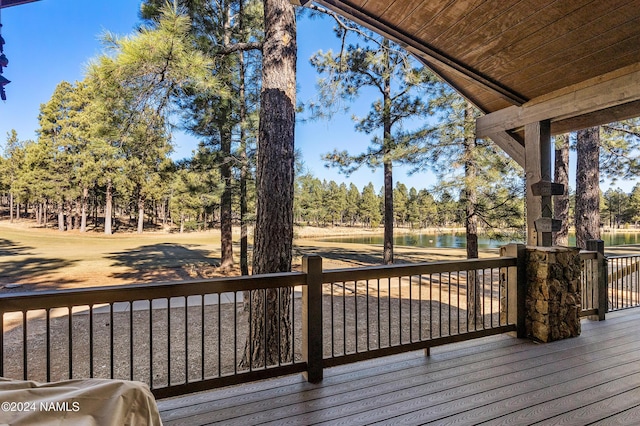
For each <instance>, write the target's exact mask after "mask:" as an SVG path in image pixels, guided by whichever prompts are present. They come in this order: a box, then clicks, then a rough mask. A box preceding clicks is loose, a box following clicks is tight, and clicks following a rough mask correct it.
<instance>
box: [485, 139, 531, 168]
mask: <svg viewBox="0 0 640 426" xmlns="http://www.w3.org/2000/svg"><path fill="white" fill-rule="evenodd" d="M491 140H492V141H494V142H495V143H496V145H498V146H499V147H500V148H502V149H503V150H504V152H506V153H507V155H508V156H509V157H511V158H513V159H514V160H515V162H516V163H518V164H519V165H520V166H522V168H524V167H525V149H524V146H523V145H522V144H521V143H520V142H518V141H517V140H516V139H515V138H514V137H513V136H511V135H510V134H509V133H507V132H498V133H494V134H493V135H491Z"/></svg>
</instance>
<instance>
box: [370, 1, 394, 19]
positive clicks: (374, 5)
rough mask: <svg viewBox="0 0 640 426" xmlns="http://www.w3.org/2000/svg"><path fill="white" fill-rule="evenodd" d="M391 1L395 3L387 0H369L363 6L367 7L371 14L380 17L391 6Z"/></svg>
mask: <svg viewBox="0 0 640 426" xmlns="http://www.w3.org/2000/svg"><path fill="white" fill-rule="evenodd" d="M390 3H391V4H393V3H394V2H393V1H391V2H389V1H385V0H367V2H366V3H365V4H364V5H363V7H362V8H363V9H366V10H367V13H368V14H369V15H371V16H375V17H376V18H379V17H380V15H382V13H383V12H384V11H385V10H387V9H388V8H389V6H390Z"/></svg>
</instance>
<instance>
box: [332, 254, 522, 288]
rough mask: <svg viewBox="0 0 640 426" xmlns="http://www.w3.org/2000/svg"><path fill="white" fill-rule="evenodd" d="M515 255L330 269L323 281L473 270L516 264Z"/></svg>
mask: <svg viewBox="0 0 640 426" xmlns="http://www.w3.org/2000/svg"><path fill="white" fill-rule="evenodd" d="M516 264H517V258H515V257H496V258H489V259H464V260H447V261H438V262H423V263H412V264H407V265H382V266H367V267H358V268H344V269H332V270H328V271H324V272H323V274H322V276H323V278H322V280H323V281H324V282H325V283H331V282H343V281H358V280H367V279H377V278H391V277H398V276H415V275H424V274H435V273H441V272H457V271H473V270H477V269H488V268H501V267H509V266H516Z"/></svg>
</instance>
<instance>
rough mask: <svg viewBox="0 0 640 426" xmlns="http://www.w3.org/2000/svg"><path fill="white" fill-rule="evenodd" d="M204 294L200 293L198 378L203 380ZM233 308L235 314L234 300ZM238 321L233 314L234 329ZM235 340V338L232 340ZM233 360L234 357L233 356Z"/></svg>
mask: <svg viewBox="0 0 640 426" xmlns="http://www.w3.org/2000/svg"><path fill="white" fill-rule="evenodd" d="M204 296H205V295H204V294H201V295H200V380H204V377H205V373H204V371H205V361H204V357H205V352H204V304H205V298H204ZM234 297H235V293H234ZM233 306H234V309H233V312H234V314H235V312H236V309H235V302H234V305H233ZM237 324H238V321H236V318H235V316H234V321H233V329H234V330H235V329H236V327H237ZM234 342H235V340H234ZM234 348H235V344H234ZM233 354H234V356H235V355H236V351H235V350H234V351H233ZM234 360H235V358H234ZM234 373H237V371H234Z"/></svg>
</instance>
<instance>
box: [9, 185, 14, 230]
mask: <svg viewBox="0 0 640 426" xmlns="http://www.w3.org/2000/svg"><path fill="white" fill-rule="evenodd" d="M9 222H11V223H13V192H9Z"/></svg>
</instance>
